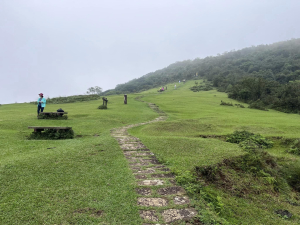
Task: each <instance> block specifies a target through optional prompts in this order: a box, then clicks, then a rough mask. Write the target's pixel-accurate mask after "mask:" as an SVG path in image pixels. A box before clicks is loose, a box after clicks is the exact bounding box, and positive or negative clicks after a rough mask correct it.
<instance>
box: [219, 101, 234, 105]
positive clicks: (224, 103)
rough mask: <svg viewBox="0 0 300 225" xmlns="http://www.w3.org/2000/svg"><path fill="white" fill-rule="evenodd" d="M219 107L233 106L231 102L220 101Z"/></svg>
mask: <svg viewBox="0 0 300 225" xmlns="http://www.w3.org/2000/svg"><path fill="white" fill-rule="evenodd" d="M220 105H227V106H233V104H232V103H231V102H223V101H222V100H221V104H220Z"/></svg>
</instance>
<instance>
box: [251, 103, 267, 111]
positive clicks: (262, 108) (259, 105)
mask: <svg viewBox="0 0 300 225" xmlns="http://www.w3.org/2000/svg"><path fill="white" fill-rule="evenodd" d="M248 108H250V109H259V110H263V111H269V110H268V109H266V108H265V107H264V106H263V104H261V103H260V102H257V101H256V102H253V103H251V104H250V105H249V106H248Z"/></svg>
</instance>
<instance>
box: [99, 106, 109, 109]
mask: <svg viewBox="0 0 300 225" xmlns="http://www.w3.org/2000/svg"><path fill="white" fill-rule="evenodd" d="M98 109H107V106H106V105H100V106H99V107H98Z"/></svg>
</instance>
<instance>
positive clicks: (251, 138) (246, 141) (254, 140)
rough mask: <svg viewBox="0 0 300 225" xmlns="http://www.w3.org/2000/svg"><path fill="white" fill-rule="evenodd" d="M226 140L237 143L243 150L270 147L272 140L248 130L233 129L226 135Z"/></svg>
mask: <svg viewBox="0 0 300 225" xmlns="http://www.w3.org/2000/svg"><path fill="white" fill-rule="evenodd" d="M226 141H227V142H230V143H236V144H239V145H240V146H241V147H242V148H243V149H245V150H252V149H256V148H272V147H273V142H272V141H270V140H268V139H267V138H264V137H263V136H262V135H260V134H253V133H250V132H248V131H245V130H244V131H235V132H234V133H233V134H229V135H227V137H226Z"/></svg>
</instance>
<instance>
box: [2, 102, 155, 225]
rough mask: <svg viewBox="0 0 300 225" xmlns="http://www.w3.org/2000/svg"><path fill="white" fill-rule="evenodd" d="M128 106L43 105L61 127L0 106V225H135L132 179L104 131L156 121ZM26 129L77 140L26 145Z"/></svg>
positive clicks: (26, 109) (24, 109) (23, 109)
mask: <svg viewBox="0 0 300 225" xmlns="http://www.w3.org/2000/svg"><path fill="white" fill-rule="evenodd" d="M128 102H129V104H128V105H124V104H123V97H122V96H114V97H110V98H109V103H108V107H109V109H107V110H98V109H97V107H98V106H99V105H100V104H102V101H101V100H99V101H90V102H84V103H70V104H58V105H57V104H56V105H51V104H48V105H47V107H46V109H45V111H56V110H57V109H58V108H63V109H64V110H65V111H67V112H68V113H69V114H68V115H69V119H68V120H37V118H36V106H35V105H32V104H12V105H2V106H0V212H1V213H0V224H5V225H9V224H20V225H21V224H22V225H24V224H141V222H142V220H141V219H140V218H139V215H138V208H137V206H136V198H137V196H136V193H135V191H134V188H135V183H134V177H133V175H132V172H131V170H130V169H129V168H128V165H127V161H126V159H125V158H124V155H123V153H122V151H121V149H120V148H119V145H118V143H117V142H116V141H115V139H114V138H112V137H111V135H110V129H112V128H115V127H120V126H123V125H125V124H132V123H137V122H143V121H148V120H151V119H154V118H155V117H156V116H157V115H156V113H154V112H152V111H151V110H149V108H148V107H147V106H146V104H145V103H141V102H137V101H134V100H133V98H132V97H130V96H129V100H128ZM27 126H71V127H73V130H74V132H75V136H76V137H75V139H70V140H56V141H52V140H27V139H26V136H28V135H29V134H30V133H31V132H32V130H29V129H27ZM80 136H82V137H80ZM99 210H101V211H100V212H102V211H103V215H101V216H100V217H98V215H97V212H98V211H99Z"/></svg>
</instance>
